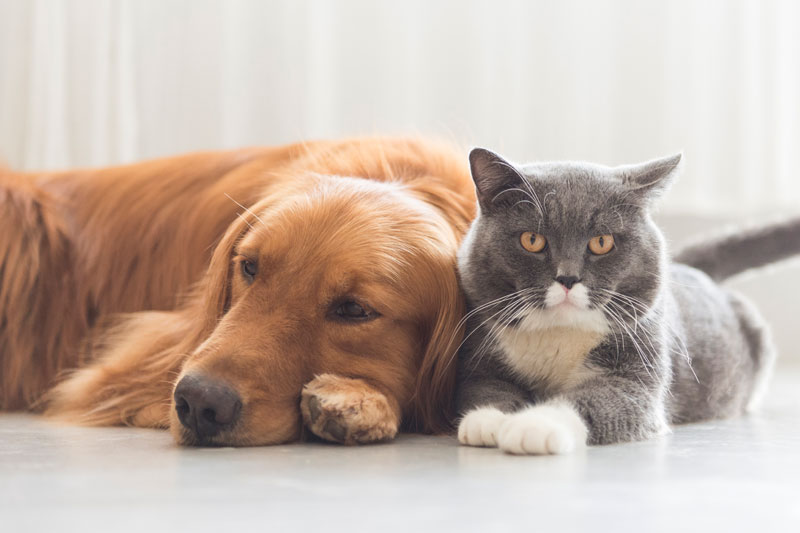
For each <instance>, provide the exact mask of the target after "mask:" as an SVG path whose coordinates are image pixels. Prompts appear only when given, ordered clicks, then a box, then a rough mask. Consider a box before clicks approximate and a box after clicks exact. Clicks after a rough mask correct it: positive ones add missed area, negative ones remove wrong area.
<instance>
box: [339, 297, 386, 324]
mask: <svg viewBox="0 0 800 533" xmlns="http://www.w3.org/2000/svg"><path fill="white" fill-rule="evenodd" d="M335 314H336V317H337V318H340V319H342V320H353V321H361V320H370V319H372V318H375V317H376V316H377V313H375V312H374V311H368V310H367V309H364V307H363V306H361V305H360V304H358V303H356V302H354V301H352V300H348V301H346V302H343V303H340V304H339V305H338V307H336V310H335Z"/></svg>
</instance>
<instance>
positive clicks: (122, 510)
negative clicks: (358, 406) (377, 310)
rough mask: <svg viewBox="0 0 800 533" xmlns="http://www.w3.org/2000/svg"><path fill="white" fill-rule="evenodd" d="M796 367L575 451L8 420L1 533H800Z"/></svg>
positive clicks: (2, 424) (2, 439) (1, 469)
mask: <svg viewBox="0 0 800 533" xmlns="http://www.w3.org/2000/svg"><path fill="white" fill-rule="evenodd" d="M799 414H800V374H798V373H787V372H782V373H781V375H779V376H778V378H777V379H776V381H775V382H774V383H773V388H772V390H771V393H770V396H769V397H768V398H767V402H766V404H765V408H764V409H763V410H762V412H761V413H760V414H758V415H753V416H750V417H747V418H742V419H738V420H728V421H721V422H712V423H705V424H698V425H693V426H685V427H679V428H676V430H675V432H674V433H673V434H672V435H668V436H665V437H662V438H660V439H657V440H653V441H650V442H644V443H635V444H627V445H618V446H607V447H602V448H593V449H589V450H588V451H587V452H585V453H580V454H577V455H574V456H568V457H511V456H505V455H502V454H500V453H498V452H497V451H496V450H486V449H470V448H463V447H459V446H457V444H456V442H455V441H454V439H452V438H449V437H423V436H413V435H407V436H402V437H400V438H399V439H398V440H397V441H396V442H394V443H391V444H385V445H375V446H365V447H360V448H344V447H339V446H333V445H325V444H300V445H289V446H276V447H271V448H254V449H182V448H178V447H176V446H175V445H173V443H172V441H171V440H170V437H169V435H168V434H167V433H166V432H158V431H148V430H136V429H127V428H99V429H93V428H76V427H63V426H55V425H53V424H50V423H48V422H46V421H44V420H42V419H40V418H37V417H34V416H28V415H9V414H6V415H0V531H3V532H8V533H11V532H18V531H58V532H67V531H81V532H85V531H109V532H112V531H114V532H115V531H162V530H164V531H179V530H189V531H193V532H201V531H288V530H296V529H309V530H316V531H324V532H327V531H340V530H341V531H359V530H364V531H404V532H408V531H409V530H411V531H414V530H419V531H427V530H434V529H435V530H441V531H448V530H452V531H471V530H481V531H509V530H520V531H572V530H592V531H614V532H623V531H643V532H645V531H646V532H650V531H670V532H679V531H680V532H683V531H706V532H708V531H758V532H770V531H779V530H783V531H794V532H797V531H800V424H799V422H800V416H798V415H799Z"/></svg>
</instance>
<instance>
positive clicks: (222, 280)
mask: <svg viewBox="0 0 800 533" xmlns="http://www.w3.org/2000/svg"><path fill="white" fill-rule="evenodd" d="M257 208H258V205H256V206H253V210H250V209H247V210H246V212H245V213H242V214H240V215H239V218H237V219H236V220H235V221H233V222H232V223H231V224H230V226H228V229H227V230H226V231H225V234H224V235H223V236H222V239H220V241H219V243H218V244H217V246H216V248H214V253H213V255H212V256H211V262H210V263H209V265H208V270H207V271H206V275H205V276H204V277H203V280H202V281H201V282H200V286H199V290H200V291H201V293H202V300H203V308H204V311H205V312H204V315H205V320H206V329H207V331H210V330H211V329H213V328H214V326H216V323H217V321H218V320H219V318H220V317H221V316H222V315H224V314H225V313H226V312H227V311H228V308H229V307H230V304H231V279H232V275H233V270H232V262H231V259H232V258H233V249H234V248H235V247H236V244H237V243H238V242H239V241H240V240H241V239H242V237H243V236H244V234H245V233H246V232H247V230H248V229H250V228H251V227H252V226H253V225H254V224H256V223H258V219H257V217H256V214H255V210H256V209H257Z"/></svg>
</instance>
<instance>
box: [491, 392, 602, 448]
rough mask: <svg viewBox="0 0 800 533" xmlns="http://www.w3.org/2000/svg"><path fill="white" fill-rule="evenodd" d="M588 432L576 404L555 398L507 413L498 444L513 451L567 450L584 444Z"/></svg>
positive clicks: (500, 429) (582, 446)
mask: <svg viewBox="0 0 800 533" xmlns="http://www.w3.org/2000/svg"><path fill="white" fill-rule="evenodd" d="M588 433H589V429H588V427H587V425H586V423H585V422H584V420H583V418H582V417H581V416H580V414H578V411H577V410H576V409H575V407H574V406H573V405H572V404H571V403H570V402H569V401H567V400H564V399H556V400H551V401H548V402H546V403H543V404H539V405H532V406H529V407H526V408H525V409H522V410H521V411H517V412H516V413H513V414H510V415H506V418H505V420H504V421H503V422H502V424H501V425H500V427H499V432H498V436H497V446H498V448H500V449H501V450H503V451H504V452H508V453H512V454H515V455H550V454H553V455H555V454H566V453H571V452H573V451H575V450H577V449H580V448H584V447H585V446H586V442H587V436H588Z"/></svg>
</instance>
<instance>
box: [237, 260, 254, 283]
mask: <svg viewBox="0 0 800 533" xmlns="http://www.w3.org/2000/svg"><path fill="white" fill-rule="evenodd" d="M241 264H242V275H243V276H244V277H245V278H247V280H248V281H253V279H255V277H256V274H258V263H256V262H255V261H250V260H249V259H245V260H243V261H242V263H241Z"/></svg>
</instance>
